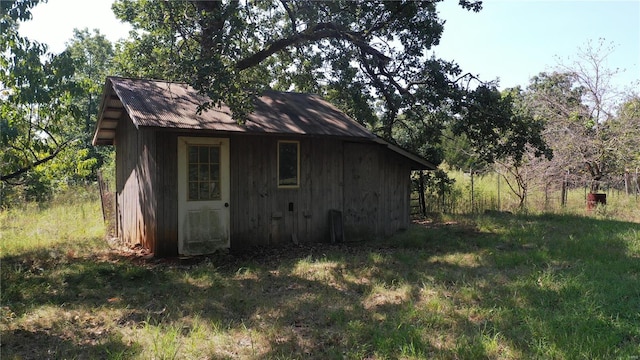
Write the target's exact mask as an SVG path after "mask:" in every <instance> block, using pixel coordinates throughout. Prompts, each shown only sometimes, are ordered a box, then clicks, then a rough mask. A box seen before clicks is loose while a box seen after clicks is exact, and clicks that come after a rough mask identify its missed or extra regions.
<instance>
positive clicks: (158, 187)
mask: <svg viewBox="0 0 640 360" xmlns="http://www.w3.org/2000/svg"><path fill="white" fill-rule="evenodd" d="M127 120H128V119H127ZM121 124H122V125H121V127H122V129H121V128H118V131H117V136H116V146H117V151H116V162H117V166H116V167H117V176H116V177H117V187H118V195H117V196H118V229H119V234H120V236H121V238H122V239H123V240H124V241H125V243H126V244H128V245H136V244H141V245H142V246H144V247H145V248H148V249H149V250H151V251H153V252H154V254H156V255H157V256H175V255H177V249H178V203H177V198H178V196H177V190H178V189H177V187H178V180H177V179H178V176H177V164H178V159H177V139H178V136H179V135H184V134H182V133H176V132H168V131H155V130H151V129H140V130H139V129H136V128H135V127H134V126H133V125H132V123H131V121H130V120H129V121H122V122H121ZM121 130H122V131H121ZM189 135H193V134H192V133H189ZM203 135H204V133H203ZM207 135H208V136H215V137H224V136H223V135H221V134H207ZM228 137H229V138H230V148H231V151H230V172H231V176H230V181H231V184H230V185H231V199H230V210H231V219H230V221H231V223H230V230H231V247H232V249H242V248H246V247H251V246H258V245H259V246H268V245H272V246H277V245H283V244H288V243H291V242H293V241H298V242H321V241H328V240H329V239H330V234H329V210H331V209H336V210H340V211H342V212H343V220H344V228H345V232H346V239H347V240H357V239H366V238H371V237H379V236H387V235H391V234H393V233H394V232H396V231H397V230H399V229H402V228H406V227H407V226H408V224H409V182H410V180H409V174H410V166H409V164H408V163H407V161H406V160H405V159H404V158H403V157H402V156H399V155H397V154H396V153H394V152H391V151H389V150H388V149H386V147H384V146H381V145H378V144H368V143H351V142H345V141H344V140H341V139H335V138H321V137H318V138H311V137H306V138H280V137H275V136H274V137H270V136H252V135H230V136H228ZM285 139H286V140H298V141H300V186H299V188H295V189H280V188H278V186H277V144H278V140H285Z"/></svg>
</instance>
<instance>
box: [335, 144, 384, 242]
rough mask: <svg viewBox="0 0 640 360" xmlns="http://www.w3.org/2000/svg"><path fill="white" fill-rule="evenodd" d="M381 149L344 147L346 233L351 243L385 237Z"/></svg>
mask: <svg viewBox="0 0 640 360" xmlns="http://www.w3.org/2000/svg"><path fill="white" fill-rule="evenodd" d="M379 149H380V147H379V146H377V145H372V144H362V143H345V145H344V215H343V219H344V229H345V238H346V240H347V241H350V240H354V239H362V240H366V239H368V238H370V237H376V236H379V235H381V234H380V231H379V221H380V218H379V216H380V211H381V209H380V193H381V191H380V180H381V179H380V174H381V173H380V169H379V163H380V161H379Z"/></svg>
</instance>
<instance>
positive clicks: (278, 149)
mask: <svg viewBox="0 0 640 360" xmlns="http://www.w3.org/2000/svg"><path fill="white" fill-rule="evenodd" d="M281 144H295V145H296V183H295V185H282V184H281V179H280V145H281ZM277 157H278V165H277V169H276V171H277V172H278V176H277V181H278V189H299V188H300V141H298V140H278V147H277Z"/></svg>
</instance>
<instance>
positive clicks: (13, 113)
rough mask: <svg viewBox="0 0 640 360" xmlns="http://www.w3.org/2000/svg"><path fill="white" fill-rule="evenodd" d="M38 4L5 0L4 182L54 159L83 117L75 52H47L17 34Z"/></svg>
mask: <svg viewBox="0 0 640 360" xmlns="http://www.w3.org/2000/svg"><path fill="white" fill-rule="evenodd" d="M37 3H38V1H2V2H0V7H1V8H2V17H1V19H0V27H1V28H2V33H1V34H0V69H2V71H0V84H2V87H3V88H2V96H1V97H0V114H1V115H2V117H1V118H0V131H1V132H0V150H1V153H0V181H12V180H14V181H15V180H18V179H20V178H21V177H22V176H24V175H25V173H27V172H28V171H29V170H31V169H33V168H34V167H36V166H38V165H41V164H44V163H47V162H49V161H51V160H53V159H54V158H55V157H56V156H58V155H59V154H60V153H61V152H62V151H63V150H65V149H66V148H67V147H68V146H69V145H70V144H71V143H72V142H73V139H71V138H68V137H66V136H65V134H64V133H65V131H66V130H68V129H69V128H70V127H73V126H74V125H75V122H76V121H77V119H78V118H79V116H78V107H77V106H76V105H75V104H74V103H73V101H72V99H73V96H74V94H75V93H76V92H77V91H78V89H77V87H76V86H75V83H74V82H73V81H72V77H73V73H74V64H73V60H72V58H71V56H70V54H69V53H68V52H63V53H61V54H58V55H51V54H47V53H46V50H47V48H46V46H45V45H43V44H39V43H37V42H33V41H30V40H29V39H27V38H24V37H22V36H20V35H19V34H18V24H19V22H20V21H25V20H29V19H30V18H31V12H30V10H31V9H32V8H33V7H34V6H35V5H36V4H37ZM43 58H44V59H45V60H44V61H43V60H41V59H43Z"/></svg>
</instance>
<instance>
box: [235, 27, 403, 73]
mask: <svg viewBox="0 0 640 360" xmlns="http://www.w3.org/2000/svg"><path fill="white" fill-rule="evenodd" d="M323 39H343V40H346V41H349V42H350V43H352V44H354V45H355V46H357V47H358V48H360V49H361V50H362V51H363V52H366V53H367V54H370V55H373V56H375V57H376V58H378V59H380V60H381V61H383V62H389V61H390V60H391V59H390V58H389V57H388V56H386V55H385V54H383V53H381V52H380V51H379V50H378V49H376V48H374V47H373V46H371V45H370V44H368V43H367V42H366V41H365V40H364V38H363V37H362V35H361V34H360V33H357V32H352V31H346V30H345V29H341V28H340V27H339V26H338V25H336V24H334V23H320V24H317V25H315V26H313V27H311V28H309V29H307V30H305V31H303V32H299V33H296V34H294V35H291V36H289V37H287V38H283V39H279V40H276V41H274V42H273V43H271V44H269V45H268V46H267V47H266V48H265V49H263V50H260V51H258V52H256V53H254V54H252V55H250V56H249V57H246V58H244V59H242V60H240V61H238V62H237V63H236V66H235V68H236V70H239V71H242V70H246V69H248V68H251V67H253V66H256V65H258V64H260V63H261V62H262V61H264V60H265V59H267V58H268V57H269V56H271V55H273V54H275V53H277V52H280V51H282V50H284V49H286V48H288V47H291V46H295V45H298V44H301V43H304V42H315V41H319V40H323Z"/></svg>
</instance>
